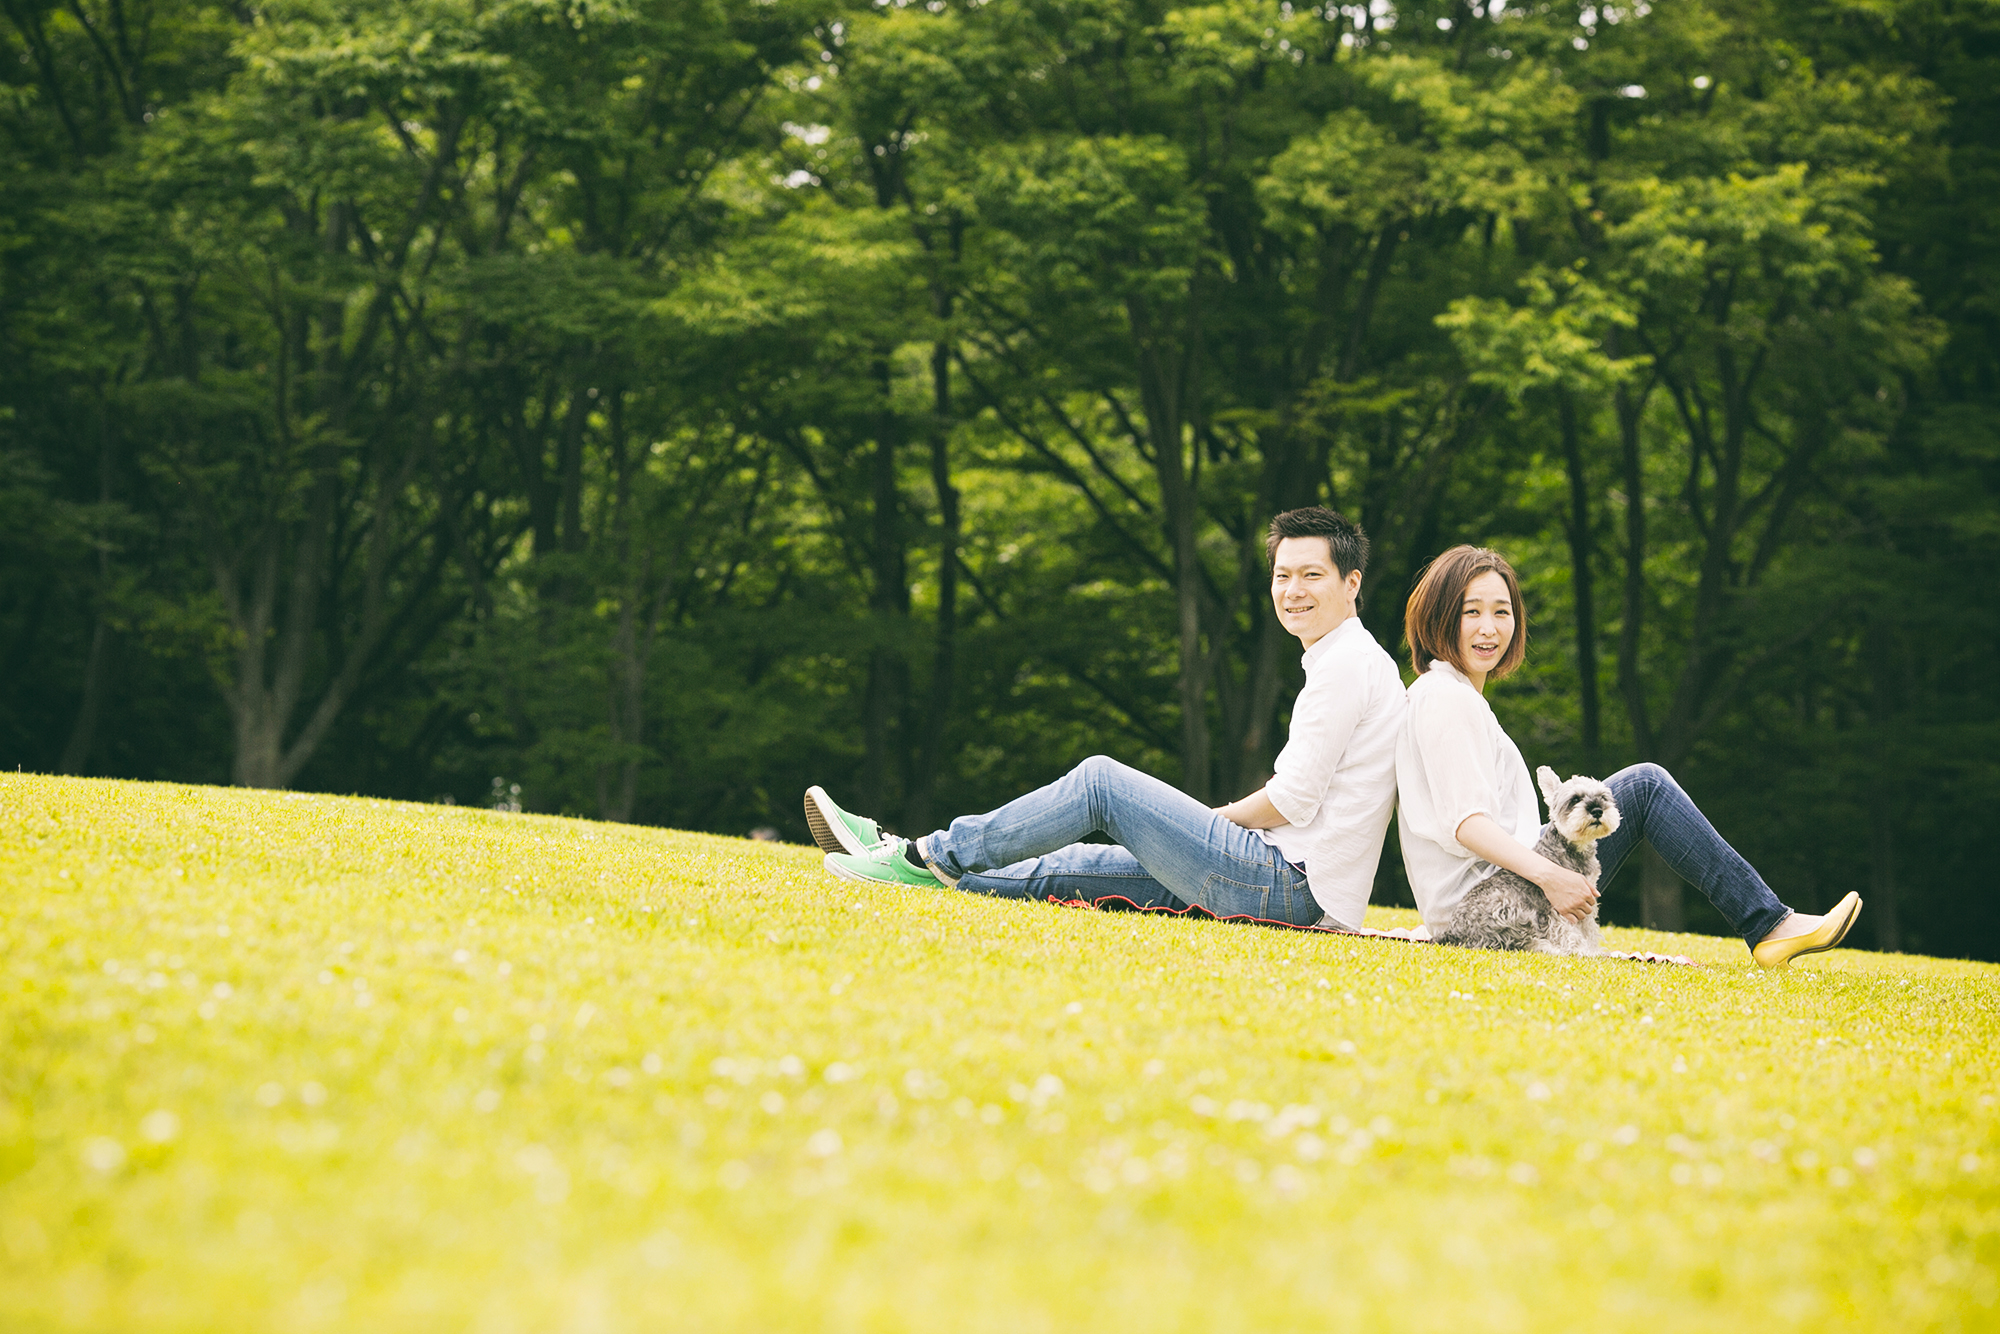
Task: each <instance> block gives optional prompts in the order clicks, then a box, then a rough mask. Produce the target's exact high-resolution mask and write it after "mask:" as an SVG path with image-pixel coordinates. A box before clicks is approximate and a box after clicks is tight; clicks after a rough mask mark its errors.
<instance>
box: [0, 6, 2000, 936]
mask: <svg viewBox="0 0 2000 1334" xmlns="http://www.w3.org/2000/svg"><path fill="white" fill-rule="evenodd" d="M0 18H4V23H0V133H4V135H5V143H6V145H7V147H6V150H5V153H4V156H0V343H4V355H0V514H4V515H5V516H6V518H7V520H8V522H7V524H6V526H5V531H4V534H0V561H4V562H5V566H6V575H7V577H6V579H5V581H4V583H0V654H4V659H0V661H4V663H5V668H6V677H5V680H6V683H7V684H6V689H5V691H4V692H0V739H4V747H5V753H6V754H9V755H11V757H12V758H14V760H15V761H16V762H17V763H20V764H24V765H28V766H31V767H37V768H61V769H64V770H67V771H75V772H86V771H87V772H103V773H120V774H132V775H138V776H161V777H187V778H207V779H220V780H233V781H236V782H240V783H250V784H259V785H273V786H286V785H305V786H315V787H323V788H339V789H346V790H365V791H373V792H381V793H385V794H390V795H399V796H411V797H419V798H433V799H434V798H439V797H445V796H449V797H451V798H452V799H455V800H485V799H489V798H490V797H491V796H492V794H494V793H496V792H497V793H498V794H499V795H500V796H501V797H502V798H503V799H511V797H512V795H513V789H514V786H515V785H516V784H518V785H519V788H520V796H521V800H522V801H523V802H524V803H526V804H527V805H529V806H531V807H534V808H538V809H560V810H568V811H577V812H584V813H590V814H596V815H601V816H604V817H606V818H614V819H637V820H647V821H659V822H666V823H672V824H676V825H681V826H686V827H695V828H711V829H720V830H726V831H732V832H743V831H745V830H747V829H749V828H751V827H752V826H755V825H761V824H771V825H774V826H776V827H778V828H779V829H780V830H781V831H784V832H786V833H788V834H789V835H791V836H802V829H801V828H800V827H799V820H798V817H797V814H796V802H797V793H798V791H799V790H800V789H801V788H802V787H803V786H804V785H805V784H807V783H809V782H814V781H818V782H823V783H826V784H828V785H829V786H832V787H834V788H835V789H836V790H837V791H842V792H847V793H849V794H851V795H852V796H853V797H854V799H855V802H856V804H858V805H862V806H864V807H866V808H867V809H870V810H871V811H874V812H876V813H879V814H881V815H882V816H884V817H885V818H886V819H888V821H889V822H890V823H891V824H892V825H893V826H899V827H903V828H906V829H908V830H909V831H911V832H917V831H918V830H919V828H920V827H926V826H928V825H930V824H932V823H934V822H937V821H939V820H942V819H945V818H948V817H949V816H950V815H952V814H953V813H955V812H957V811H959V810H962V809H967V808H972V807H983V806H986V805H990V804H992V803H993V802H995V801H998V800H1001V799H1004V798H1005V797H1007V796H1010V795H1012V794H1013V793H1014V792H1015V791H1017V790H1019V789H1020V788H1022V787H1024V786H1027V785H1030V784H1033V783H1037V782H1040V781H1044V780H1046V779H1047V778H1049V777H1051V776H1053V775H1054V774H1056V773H1059V772H1061V771H1062V770H1063V769H1064V768H1066V767H1067V766H1068V765H1070V764H1072V763H1074V762H1075V761H1076V760H1077V759H1079V758H1081V757H1082V756H1084V755H1087V754H1090V753H1093V752H1098V751H1109V752H1111V753H1114V754H1118V755H1120V756H1122V757H1124V758H1127V759H1129V760H1131V761H1133V762H1135V763H1138V764H1141V765H1143V766H1145V767H1147V768H1149V769H1152V770H1154V771H1157V772H1160V773H1162V774H1164V775H1167V776H1169V777H1172V778H1174V779H1175V780H1176V781H1178V782H1180V783H1181V784H1182V785H1183V786H1184V787H1186V788H1187V790H1189V791H1191V792H1194V793H1197V794H1201V795H1204V796H1206V797H1209V798H1212V799H1215V800H1221V799H1224V798H1226V797H1230V796H1234V795H1236V794H1238V793H1240V792H1243V791H1246V790H1248V789H1249V788H1251V787H1253V786H1254V785H1255V784H1256V783H1257V782H1259V781H1261V779H1262V777H1263V776H1264V774H1265V773H1266V772H1268V766H1269V764H1270V761H1271V758H1272V756H1273V755H1274V754H1275V753H1276V751H1277V749H1278V747H1279V746H1280V745H1281V744H1282V741H1283V737H1284V731H1285V708H1286V702H1287V700H1288V699H1289V697H1290V694H1291V690H1292V688H1293V687H1294V686H1295V685H1296V684H1297V682H1298V680H1299V675H1298V669H1297V668H1296V666H1295V665H1294V664H1295V663H1296V658H1295V657H1294V656H1293V655H1294V652H1295V645H1293V644H1292V643H1291V641H1290V640H1289V639H1287V638H1286V637H1285V636H1284V635H1283V634H1282V633H1281V632H1280V631H1279V630H1278V629H1277V627H1276V626H1275V625H1274V624H1273V623H1272V619H1271V617H1270V616H1269V615H1268V614H1266V613H1265V612H1264V610H1263V605H1264V599H1265V591H1264V579H1265V576H1264V569H1263V555H1262V541H1261V531H1262V526H1263V523H1264V521H1265V519H1266V518H1267V517H1268V515H1269V514H1270V513H1271V512H1272V511H1273V510H1275V509H1279V508H1284V507H1288V506H1292V505H1297V504H1305V503H1312V502H1322V503H1327V504H1331V505H1334V506H1336V507H1339V508H1341V509H1344V510H1346V511H1348V512H1349V513H1351V514H1353V515H1354V516H1355V517H1357V518H1359V519H1360V520H1361V521H1362V522H1363V523H1364V524H1365V525H1366V526H1367V527H1368V529H1369V531H1370V533H1371V534H1372V536H1373V538H1374V540H1375V548H1376V554H1375V564H1374V568H1373V572H1372V574H1371V578H1370V583H1369V589H1368V594H1367V599H1366V602H1365V604H1364V616H1365V618H1366V622H1367V624H1368V626H1369V628H1370V629H1371V630H1372V631H1373V632H1374V633H1375V634H1376V635H1377V636H1378V637H1379V638H1380V639H1381V640H1382V641H1383V642H1384V643H1385V644H1386V645H1388V646H1390V647H1391V648H1394V649H1398V650H1400V649H1401V645H1400V644H1399V642H1398V641H1399V637H1400V613H1401V607H1402V601H1403V595H1404V593H1405V591H1406V590H1407V588H1408V586H1409V583H1410V581H1411V580H1412V579H1413V577H1414V576H1415V574H1416V572H1417V571H1418V570H1419V569H1420V568H1421V566H1422V565H1423V563H1424V562H1425V561H1426V560H1428V559H1429V558H1430V557H1431V556H1432V555H1434V554H1435V553H1436V552H1438V551H1439V550H1441V549H1443V548H1444V547H1446V546H1448V545H1450V544H1452V543H1453V542H1456V541H1461V540H1470V541H1479V542H1488V543H1491V544H1495V545H1499V546H1501V547H1503V548H1504V549H1506V550H1507V551H1509V552H1510V554H1512V555H1513V556H1514V558H1515V559H1516V562H1517V564H1519V565H1520V566H1521V567H1522V569H1523V571H1524V574H1525V575H1526V578H1527V588H1528V596H1529V599H1530V603H1531V606H1530V611H1531V617H1532V623H1533V631H1534V635H1535V650H1534V652H1533V654H1532V655H1531V658H1530V665H1529V668H1528V670H1527V671H1525V672H1524V673H1522V674H1521V675H1520V676H1519V677H1517V678H1515V679H1514V680H1513V681H1512V682H1510V683H1508V684H1507V685H1505V686H1503V687H1500V688H1498V689H1496V691H1495V703H1496V707H1498V708H1499V709H1500V710H1501V712H1502V714H1503V716H1505V717H1506V718H1507V720H1508V722H1509V724H1510V725H1511V726H1512V727H1513V728H1514V729H1515V731H1516V734H1517V735H1518V736H1520V737H1521V738H1522V739H1523V742H1524V746H1525V748H1526V749H1527V750H1529V751H1530V753H1531V754H1532V755H1533V757H1534V759H1535V760H1536V762H1543V761H1547V762H1551V763H1554V764H1556V765H1557V766H1558V767H1565V768H1569V769H1578V770H1582V769H1588V770H1593V771H1598V772H1606V771H1609V770H1611V769H1615V768H1616V767H1618V766H1619V765H1621V764H1623V763H1629V762H1632V761H1634V760H1639V759H1650V760H1656V761H1658V762H1661V763H1664V764H1666V765H1668V766H1670V767H1671V768H1672V769H1674V771H1675V772H1676V773H1677V774H1679V775H1680V776H1681V777H1682V778H1683V780H1684V782H1685V783H1686V784H1687V785H1688V786H1689V787H1690V788H1691V789H1692V790H1693V791H1694V792H1695V794H1696V796H1697V797H1698V798H1699V799H1700V800H1701V801H1702V802H1703V804H1704V806H1705V807H1708V808H1710V809H1711V810H1713V811H1714V812H1715V814H1716V818H1717V821H1718V823H1719V824H1720V825H1721V826H1722V827H1723V829H1724V832H1725V833H1726V834H1728V835H1729V836H1730V837H1732V838H1733V839H1736V840H1737V841H1738V842H1739V843H1740V844H1741V845H1742V846H1743V847H1744V848H1745V849H1746V850H1747V851H1749V852H1751V853H1752V855H1753V857H1754V858H1755V859H1756V860H1757V861H1758V863H1759V865H1760V866H1763V867H1764V868H1766V870H1767V872H1768V874H1769V876H1770V878H1771V879H1772V880H1773V882H1774V884H1775V885H1776V886H1777V887H1778V889H1779V890H1780V892H1781V893H1782V894H1784V895H1786V896H1787V897H1788V898H1789V899H1790V900H1792V901H1794V902H1796V903H1797V904H1798V905H1799V906H1801V907H1804V908H1810V907H1814V906H1818V905H1819V904H1820V903H1821V902H1822V901H1824V900H1827V899H1830V898H1831V897H1833V896H1834V895H1835V894H1837V893H1838V892H1840V891H1841V890H1844V889H1845V888H1846V887H1848V886H1849V885H1852V884H1855V883H1859V882H1861V881H1866V882H1867V884H1868V894H1869V897H1870V902H1871V913H1870V921H1871V923H1873V925H1874V930H1875V932H1876V937H1875V939H1876V943H1878V944H1880V945H1883V946H1887V947H1899V946H1915V947H1920V948H1926V949H1934V950H1943V951H1951V952H1958V951H1971V952H1975V953H1981V954H1986V955H1994V954H1996V953H2000V919H1996V917H1995V915H1994V911H1995V910H1994V909H1993V908H1992V907H1990V906H1989V900H1990V899H1991V896H1989V895H1984V894H1983V893H1981V890H1982V889H1983V886H1984V884H1985V881H1986V879H1987V878H1988V876H1989V873H1988V872H1987V871H1986V870H1985V869H1984V866H1983V859H1982V858H1980V857H1979V856H1978V847H1977V844H1976V842H1975V841H1974V838H1973V835H1972V833H1971V832H1970V831H1971V829H1972V828H1973V827H1974V825H1975V824H1976V819H1975V818H1974V816H1975V813H1976V812H1978V811H1980V810H1983V809H1984V808H1985V806H1986V805H1987V804H1990V802H1991V800H1992V799H1993V797H1994V796H1995V795H1996V794H1995V787H1996V785H2000V768H1997V767H1996V766H1995V765H1994V764H1993V763H1992V761H1991V759H1990V758H1989V757H1990V756H1991V754H1992V751H1993V741H1994V739H1995V737H1994V734H1995V732H1996V729H2000V702H1996V701H1995V700H1994V699H1993V698H1992V692H1991V688H1990V687H1989V686H1988V685H1987V684H1986V682H1987V680H1988V678H1989V677H1990V676H1991V673H1990V671H1987V670H1985V662H1986V659H1987V658H1988V657H1989V656H1990V652H1991V649H1992V647H1993V643H1992V641H1993V634H1992V632H1991V631H1990V630H1988V629H1987V628H1986V627H1985V626H1984V624H1983V622H1982V621H1981V620H1980V619H1979V618H1978V617H1977V616H1976V615H1975V614H1972V613H1971V611H1970V609H1969V608H1968V607H1967V606H1966V602H1967V597H1966V592H1965V590H1966V589H1967V587H1968V586H1976V584H1977V582H1978V581H1979V580H1980V579H1982V578H1983V577H1984V574H1985V571H1986V569H1987V568H1988V567H1989V566H1990V564H1991V561H1990V560H1989V559H1988V557H1989V556H1990V555H1991V554H1992V553H1993V548H1994V547H1995V545H1996V539H1995V533H1996V527H1997V526H1996V523H1995V518H1994V516H1995V514H1996V512H2000V511H1996V507H1995V498H1994V483H1995V465H1996V454H1997V453H2000V448H1997V447H1996V441H2000V399H1996V395H2000V387H1996V386H2000V370H1996V350H2000V327H1996V317H1995V311H1996V297H1995V294H1996V291H2000V262H1996V252H1995V246H1994V241H1993V235H1992V228H1991V218H1992V216H1994V210H1995V205H1996V204H2000V170H1996V162H2000V159H1996V157H1995V149H1994V147H1993V145H1992V142H1991V134H1990V126H1991V124H1992V119H1993V115H1994V113H1995V110H1996V108H1995V105H1994V100H1993V99H1994V96H1995V94H1994V92H1993V89H1994V88H1995V87H1996V86H2000V78H1996V75H2000V19H1996V18H1995V17H1994V13H1993V11H1992V9H1991V7H1990V6H1976V5H1972V6H1969V5H1961V4H1955V3H1947V0H1899V2H1898V3H1891V4H1878V3H1870V4H1860V3H1843V2H1842V0H1815V2H1814V3H1809V4H1804V5H1784V6H1778V5H1757V4H1750V5H1743V4H1732V5H1721V4H1716V3H1699V2H1692V3H1676V4H1673V5H1662V6H1658V7H1650V6H1648V5H1646V4H1630V5H1584V4H1569V3H1558V4H1528V5H1510V6H1502V5H1498V4H1484V3H1479V4H1474V3H1465V2H1463V0H1455V2H1454V3H1443V4H1391V3H1384V2H1383V0H1376V2H1375V3H1370V4H1357V5H1352V6H1341V5H1332V6H1318V7H1315V6H1310V5H1301V4H1296V3H1275V4H1267V3H1262V2H1261V0H1231V3H1226V4H1219V5H1212V6H1192V7H1186V8H1172V7H1169V6H1166V5H1164V4H1160V3H1157V2H1156V0H1038V2H1037V3H1033V4H1025V5H1014V4H995V3H973V2H970V0H932V3H929V4H914V3H909V4H906V3H901V2H900V0H890V2H888V3H880V4H867V5H864V4H859V3H834V2H833V0H777V2H776V3H752V2H751V0H725V2H720V3H717V2H707V3H704V2H701V0H621V2H618V3H586V2H585V0H563V2H561V3H556V2H553V0H509V2H507V3H497V4H494V3H488V4H479V5H474V4H469V3H465V0H426V2H425V3H418V4H409V3H398V4H393V5H392V4H387V3H374V0H354V2H351V3H343V4H338V5H335V4H330V3H323V2H318V0H285V2H284V3H276V4H265V5H248V6H234V7H225V6H218V5H204V4H198V3H191V2H190V0H159V2H158V3H154V4H152V5H150V6H142V5H133V4H130V3H128V2H127V0H77V3H74V4H70V3H63V4H55V3H47V2H45V0H4V8H0ZM1393 863H1394V859H1393V857H1391V858H1389V859H1387V861H1386V862H1385V870H1384V875H1383V881H1382V884H1381V886H1380V892H1382V893H1383V894H1385V895H1395V894H1397V893H1398V892H1399V889H1398V880H1397V873H1396V869H1395V867H1394V864H1393ZM1626 882H1627V883H1623V884H1621V885H1619V886H1615V887H1614V888H1613V891H1612V896H1611V905H1612V909H1611V910H1612V912H1613V915H1614V916H1620V915H1622V916H1625V917H1628V918H1640V917H1643V918H1645V919H1646V920H1648V921H1650V922H1653V923H1657V924H1663V925H1673V924H1678V923H1681V922H1683V921H1686V922H1689V923H1691V924H1697V925H1710V926H1713V925H1715V924H1714V923H1713V922H1710V921H1708V920H1707V919H1706V918H1704V917H1703V916H1702V914H1703V913H1705V912H1706V908H1705V906H1704V905H1701V904H1700V903H1699V902H1698V897H1697V899H1696V900H1695V901H1690V899H1689V896H1688V895H1687V894H1686V893H1685V892H1684V889H1683V887H1682V886H1680V885H1679V884H1678V882H1677V881H1675V880H1674V878H1673V877H1672V875H1671V874H1670V873H1669V872H1667V871H1666V869H1665V867H1664V866H1663V865H1662V864H1660V863H1658V862H1657V861H1656V860H1649V861H1648V862H1647V863H1646V864H1645V865H1643V866H1641V867H1638V868H1635V870H1634V871H1633V873H1632V874H1631V875H1629V876H1628V877H1626Z"/></svg>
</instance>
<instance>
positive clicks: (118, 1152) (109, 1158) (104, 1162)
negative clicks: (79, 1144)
mask: <svg viewBox="0 0 2000 1334" xmlns="http://www.w3.org/2000/svg"><path fill="white" fill-rule="evenodd" d="M83 1165H84V1166H85V1167H88V1168H89V1169H90V1170H91V1171H93V1172H103V1173H105V1174H106V1175H109V1174H110V1173H112V1172H116V1171H117V1170H118V1169H119V1168H121V1167H123V1166H124V1165H125V1146H124V1145H123V1144H120V1143H119V1142H118V1141H117V1140H115V1139H112V1138H110V1137H109V1136H106V1135H98V1136H95V1137H93V1138H91V1139H87V1140H85V1141H84V1142H83Z"/></svg>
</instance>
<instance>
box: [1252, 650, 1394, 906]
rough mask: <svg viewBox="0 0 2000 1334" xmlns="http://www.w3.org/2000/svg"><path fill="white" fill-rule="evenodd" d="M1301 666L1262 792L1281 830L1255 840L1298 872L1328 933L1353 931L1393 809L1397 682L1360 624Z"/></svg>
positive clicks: (1310, 655)
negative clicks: (1287, 728) (1288, 720)
mask: <svg viewBox="0 0 2000 1334" xmlns="http://www.w3.org/2000/svg"><path fill="white" fill-rule="evenodd" d="M1304 661H1305V669H1306V684H1305V688H1304V689H1303V690H1301V691H1299V697H1298V700H1297V702H1296V703H1295V704H1293V706H1292V726H1291V732H1290V735H1289V736H1287V738H1286V740H1285V748H1284V749H1283V750H1281V751H1279V752H1278V760H1277V764H1276V765H1275V766H1274V770H1275V772H1274V773H1273V775H1272V777H1271V781H1270V782H1269V783H1268V784H1266V785H1265V787H1264V792H1265V794H1266V795H1267V796H1269V797H1270V799H1271V804H1272V805H1273V806H1275V807H1277V808H1278V814H1280V815H1282V816H1284V817H1285V819H1286V821H1287V822H1288V823H1286V824H1281V825H1279V826H1278V827H1277V828H1275V829H1260V830H1258V831H1257V832H1258V833H1259V834H1261V835H1263V838H1264V841H1265V842H1267V843H1269V844H1271V845H1272V846H1274V847H1276V848H1277V849H1278V852H1279V854H1280V855H1281V856H1283V857H1284V859H1285V860H1286V861H1288V862H1292V863H1294V864H1296V865H1301V866H1304V867H1305V869H1306V883H1307V884H1308V885H1310V886H1311V887H1312V893H1313V898H1314V899H1315V900H1316V901H1317V902H1318V903H1319V906H1320V909H1321V911H1323V912H1324V913H1325V914H1326V923H1327V925H1329V926H1339V927H1342V928H1345V929H1348V930H1352V929H1354V928H1355V927H1358V926H1360V925H1361V918H1362V913H1363V912H1364V910H1365V909H1366V908H1367V907H1368V894H1369V891H1370V890H1372V889H1373V888H1374V885H1375V866H1376V863H1377V861H1379V860H1380V858H1381V855H1382V840H1383V838H1384V836H1385V835H1386V834H1387V833H1388V830H1389V817H1390V816H1391V815H1392V814H1393V813H1394V811H1395V809H1396V739H1397V737H1398V735H1400V733H1401V731H1402V723H1403V707H1404V701H1403V679H1402V677H1401V676H1400V675H1398V674H1397V671H1396V663H1395V660H1394V659H1393V658H1391V657H1390V656H1389V655H1388V654H1387V653H1386V652H1384V651H1383V649H1382V646H1381V645H1380V644H1378V643H1376V642H1375V638H1374V636H1373V635H1370V634H1369V633H1368V630H1367V628H1366V627H1365V626H1363V625H1362V624H1361V618H1360V617H1359V616H1350V617H1348V619H1347V620H1345V621H1343V622H1342V623H1341V624H1340V626H1339V628H1338V629H1336V630H1334V631H1333V632H1332V633H1331V634H1328V635H1327V636H1326V637H1325V638H1323V639H1321V640H1320V641H1319V642H1318V643H1316V644H1314V645H1313V646H1312V647H1311V648H1309V649H1307V650H1306V652H1305V659H1304Z"/></svg>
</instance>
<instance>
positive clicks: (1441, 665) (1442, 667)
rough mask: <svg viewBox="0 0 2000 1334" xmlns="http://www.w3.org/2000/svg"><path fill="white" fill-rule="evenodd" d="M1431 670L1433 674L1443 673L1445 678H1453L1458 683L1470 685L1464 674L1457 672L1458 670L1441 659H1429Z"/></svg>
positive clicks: (1469, 678) (1470, 682)
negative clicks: (1457, 680) (1458, 681)
mask: <svg viewBox="0 0 2000 1334" xmlns="http://www.w3.org/2000/svg"><path fill="white" fill-rule="evenodd" d="M1431 670H1432V671H1434V672H1443V673H1444V674H1445V675H1447V676H1455V677H1457V678H1458V679H1459V680H1460V681H1463V682H1464V683H1465V684H1466V685H1471V684H1472V678H1471V677H1469V676H1467V675H1466V674H1465V673H1464V672H1461V671H1460V670H1458V668H1456V667H1454V666H1452V665H1451V664H1450V663H1448V662H1446V661H1445V660H1444V659H1442V658H1432V659H1431Z"/></svg>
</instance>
